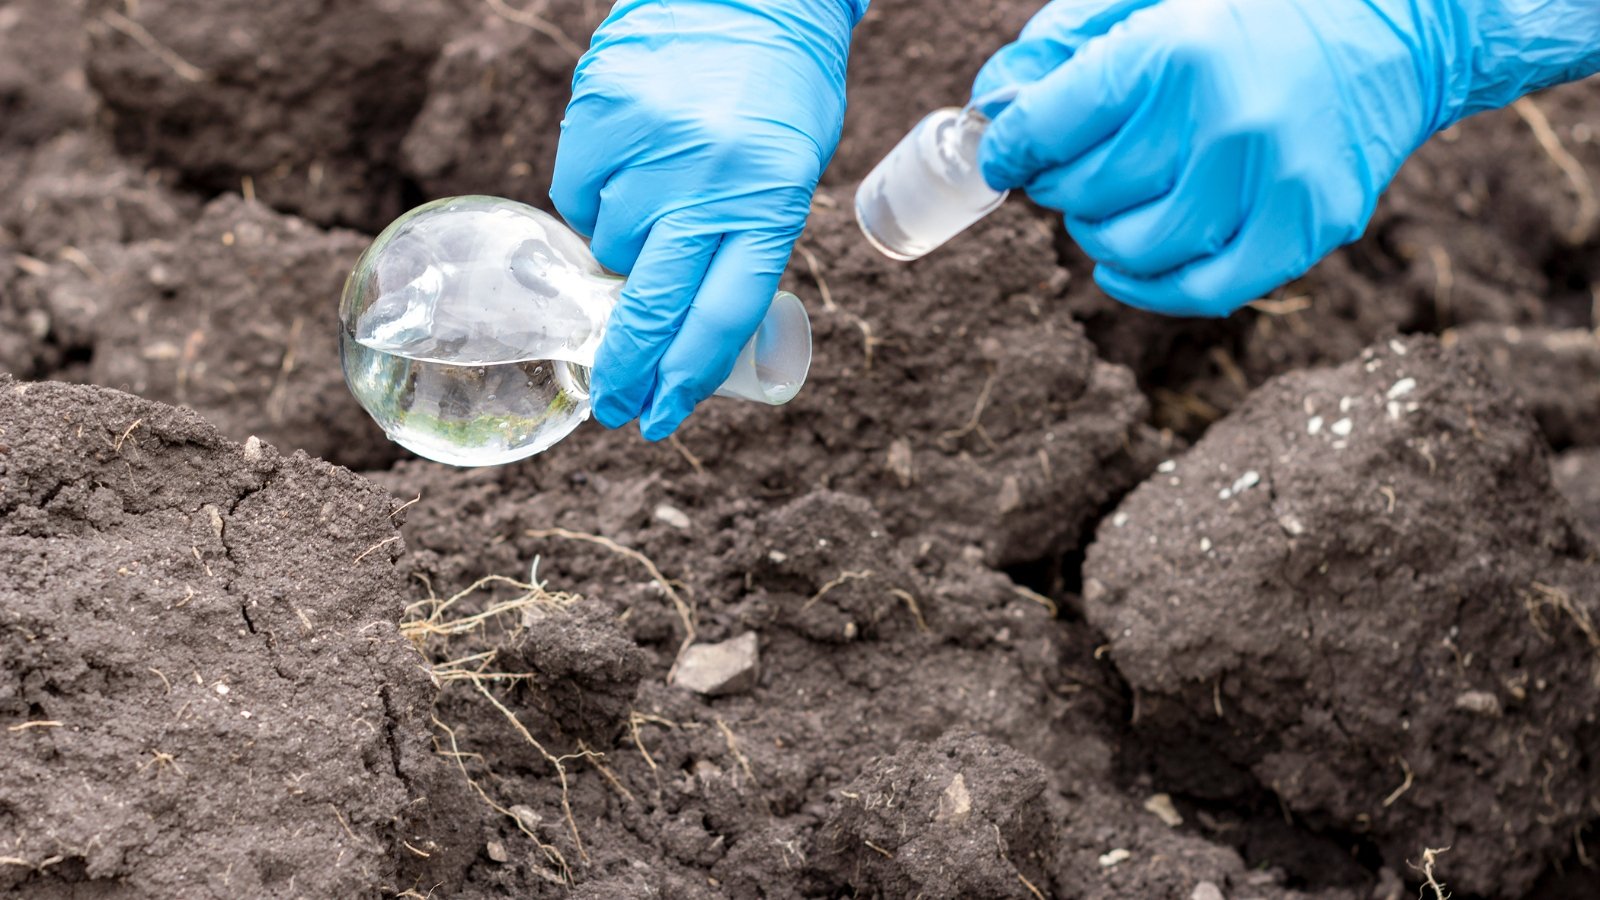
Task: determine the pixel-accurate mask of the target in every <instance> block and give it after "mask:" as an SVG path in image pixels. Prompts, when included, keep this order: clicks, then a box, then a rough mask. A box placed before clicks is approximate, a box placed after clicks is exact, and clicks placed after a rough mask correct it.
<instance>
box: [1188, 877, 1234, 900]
mask: <svg viewBox="0 0 1600 900" xmlns="http://www.w3.org/2000/svg"><path fill="white" fill-rule="evenodd" d="M1189 900H1228V898H1227V897H1226V896H1225V895H1224V894H1223V893H1222V888H1219V887H1217V886H1216V885H1215V884H1213V883H1211V882H1209V881H1202V882H1200V883H1199V884H1197V885H1195V886H1194V891H1193V892H1192V893H1190V894H1189Z"/></svg>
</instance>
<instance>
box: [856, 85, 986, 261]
mask: <svg viewBox="0 0 1600 900" xmlns="http://www.w3.org/2000/svg"><path fill="white" fill-rule="evenodd" d="M1015 96H1016V90H1015V89H1014V88H1003V89H1001V90H1000V91H997V92H995V93H993V94H990V95H988V96H985V97H983V98H981V99H979V100H977V101H974V102H973V103H971V104H969V105H968V106H966V107H965V108H957V107H953V106H952V107H947V108H945V109H937V110H934V111H933V112H931V113H929V114H928V116H927V117H926V118H924V119H923V120H922V121H921V122H918V123H917V125H916V127H915V128H912V129H911V131H910V133H908V134H907V135H906V136H905V137H903V138H901V139H900V143H898V144H896V145H895V147H894V149H893V150H890V151H889V155H887V156H885V157H884V158H883V160H882V161H881V162H879V163H878V165H877V166H875V167H874V168H873V169H872V171H871V172H869V173H868V174H867V177H866V178H865V179H863V180H862V182H861V185H860V186H859V187H858V188H856V222H858V223H859V224H860V225H861V232H862V233H863V234H865V235H866V237H867V240H868V241H869V242H871V243H872V246H874V247H876V248H877V249H878V250H879V251H880V252H882V253H883V254H884V255H885V256H888V257H889V258H891V259H898V260H902V261H910V260H913V259H921V258H922V257H924V256H926V255H928V254H929V253H931V252H933V251H934V250H936V249H938V248H939V247H940V246H942V245H943V244H944V243H945V242H946V241H948V240H950V239H951V238H953V237H955V236H956V235H958V234H960V233H961V232H963V231H965V230H966V229H967V228H968V227H969V226H970V225H972V223H974V222H976V221H978V220H979V219H981V218H983V217H984V216H986V215H988V214H989V213H991V212H993V211H994V210H995V209H996V208H998V207H999V206H1000V204H1001V203H1003V202H1004V201H1005V199H1006V196H1007V193H1008V192H1007V191H996V190H995V189H994V188H991V187H989V184H988V182H986V181H984V180H983V174H982V173H981V172H980V171H979V170H978V144H979V142H980V141H981V140H982V139H983V132H984V130H985V129H986V128H988V126H989V116H990V114H992V113H991V111H992V110H993V109H995V108H996V107H998V106H1003V105H1004V104H1005V103H1007V102H1009V101H1010V100H1012V99H1014V98H1015Z"/></svg>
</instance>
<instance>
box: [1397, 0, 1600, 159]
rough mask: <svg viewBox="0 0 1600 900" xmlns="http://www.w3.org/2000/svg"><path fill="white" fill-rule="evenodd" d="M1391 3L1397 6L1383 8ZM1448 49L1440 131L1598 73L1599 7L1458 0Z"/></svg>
mask: <svg viewBox="0 0 1600 900" xmlns="http://www.w3.org/2000/svg"><path fill="white" fill-rule="evenodd" d="M1388 2H1389V3H1391V4H1393V3H1396V2H1397V0H1388ZM1448 6H1450V7H1451V8H1452V10H1451V11H1452V15H1451V16H1450V17H1449V18H1450V19H1451V21H1450V22H1449V23H1448V25H1449V27H1448V28H1446V29H1443V30H1442V33H1444V34H1447V35H1452V36H1453V40H1452V45H1453V46H1451V47H1449V48H1443V47H1442V48H1440V49H1441V50H1443V51H1445V52H1444V53H1442V54H1441V62H1440V65H1439V67H1440V68H1443V69H1444V70H1445V71H1448V72H1449V73H1450V78H1449V82H1450V87H1451V90H1450V94H1451V97H1450V100H1449V105H1448V106H1447V107H1446V108H1445V109H1444V110H1443V115H1442V116H1441V117H1440V119H1439V120H1438V122H1437V126H1438V128H1443V127H1446V126H1448V125H1451V124H1453V123H1455V122H1456V121H1459V120H1460V119H1463V118H1465V117H1467V116H1470V115H1472V114H1473V113H1478V112H1483V111H1485V110H1489V109H1499V108H1500V107H1502V106H1506V105H1509V104H1510V103H1511V102H1512V101H1514V100H1516V99H1517V98H1518V97H1521V96H1523V95H1524V94H1529V93H1532V92H1533V91H1537V90H1539V89H1541V88H1547V87H1551V86H1553V85H1557V84H1563V83H1565V82H1568V81H1576V80H1578V79H1580V78H1585V77H1587V76H1590V75H1593V74H1595V73H1596V72H1600V2H1596V0H1457V2H1456V3H1455V4H1448Z"/></svg>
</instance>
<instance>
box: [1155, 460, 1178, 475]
mask: <svg viewBox="0 0 1600 900" xmlns="http://www.w3.org/2000/svg"><path fill="white" fill-rule="evenodd" d="M1176 468H1178V461H1177V460H1175V459H1169V460H1167V461H1166V462H1164V463H1162V464H1161V465H1159V466H1156V471H1157V472H1160V473H1161V474H1163V475H1165V474H1167V473H1168V472H1171V471H1172V470H1174V469H1176Z"/></svg>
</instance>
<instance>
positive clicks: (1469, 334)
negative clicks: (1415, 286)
mask: <svg viewBox="0 0 1600 900" xmlns="http://www.w3.org/2000/svg"><path fill="white" fill-rule="evenodd" d="M1445 339H1446V340H1452V339H1453V340H1454V341H1455V342H1456V343H1458V344H1459V345H1460V346H1461V347H1463V348H1465V349H1467V350H1471V351H1473V352H1476V353H1478V354H1480V355H1482V356H1483V357H1484V360H1485V362H1486V363H1487V364H1488V366H1489V368H1490V370H1491V371H1493V372H1494V374H1495V377H1496V378H1498V379H1499V380H1500V381H1502V382H1503V383H1505V384H1508V385H1510V386H1512V387H1513V388H1514V389H1515V390H1516V392H1517V394H1518V395H1519V396H1521V398H1522V401H1523V402H1524V403H1526V404H1527V405H1528V408H1529V410H1530V411H1531V412H1532V413H1533V416H1534V418H1535V419H1537V420H1538V422H1539V428H1540V430H1541V431H1543V432H1544V436H1545V438H1546V439H1548V440H1549V441H1550V444H1551V446H1554V447H1556V448H1566V447H1597V446H1600V418H1597V417H1596V416H1595V411H1596V410H1600V330H1590V329H1587V328H1566V329H1553V328H1519V327H1516V326H1493V325H1474V326H1470V327H1467V328H1462V329H1459V330H1456V331H1452V332H1448V333H1447V334H1446V335H1445Z"/></svg>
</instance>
